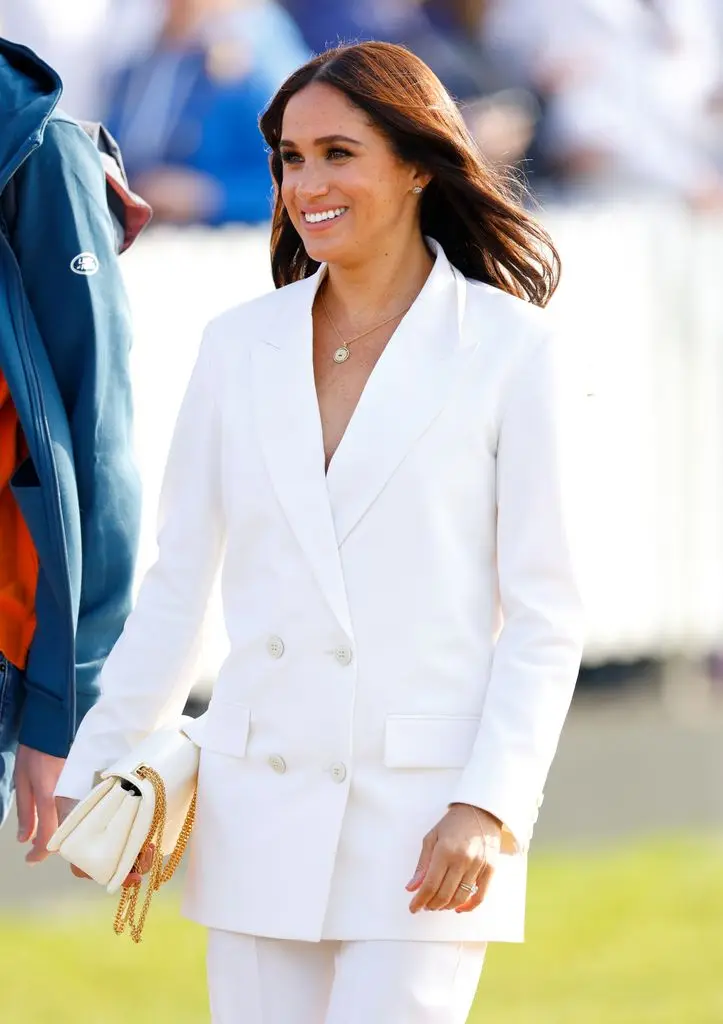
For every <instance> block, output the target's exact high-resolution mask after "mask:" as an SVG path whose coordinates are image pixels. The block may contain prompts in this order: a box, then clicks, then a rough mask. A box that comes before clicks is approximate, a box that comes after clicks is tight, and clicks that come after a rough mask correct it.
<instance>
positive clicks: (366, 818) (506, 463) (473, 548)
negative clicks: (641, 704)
mask: <svg viewBox="0 0 723 1024" xmlns="http://www.w3.org/2000/svg"><path fill="white" fill-rule="evenodd" d="M261 126H262V130H263V133H264V136H265V138H266V141H267V143H268V145H269V146H270V148H271V167H272V172H273V176H274V180H275V183H276V186H277V193H278V194H277V201H276V209H275V214H274V224H273V232H272V242H271V253H272V263H273V270H274V277H275V281H276V284H277V286H279V290H278V291H276V292H275V293H273V294H271V295H266V296H263V297H262V298H260V299H256V300H254V301H253V302H250V303H247V304H246V305H244V306H241V307H239V308H237V309H235V310H232V311H231V312H229V313H227V314H225V315H223V316H221V317H220V318H219V319H218V320H216V321H214V322H213V323H212V324H211V325H210V326H209V328H208V329H207V331H206V333H205V336H204V340H203V343H202V347H201V351H200V354H199V357H198V363H197V366H196V369H195V371H194V374H193V377H192V380H191V383H190V386H189V390H188V394H187V396H186V398H185V401H184V404H183V407H182V411H181V413H180V418H179V422H178V426H177V430H176V435H175V439H174V442H173V446H172V451H171V455H170V460H169V464H168V469H167V477H166V481H165V498H164V502H163V523H162V527H161V531H160V537H159V545H160V554H159V558H158V561H157V563H156V565H155V567H154V568H153V569H152V570H151V571H150V573H149V575H148V577H147V578H146V580H145V583H144V585H143V588H142V590H141V593H140V596H139V600H138V605H137V608H136V610H135V612H134V613H133V614H132V615H131V617H130V619H129V621H128V624H127V627H126V630H125V632H124V635H123V636H122V638H121V640H120V641H119V643H118V645H117V646H116V648H115V650H114V651H113V653H112V655H111V658H110V659H109V661H108V664H107V667H106V669H105V672H104V693H103V696H102V698H101V700H100V702H99V704H98V705H97V706H96V707H95V709H94V710H93V711H92V712H91V713H90V714H89V715H88V716H87V718H86V719H85V721H84V723H83V725H82V727H81V729H80V731H79V733H78V737H77V740H76V744H75V746H74V748H73V750H72V751H71V754H70V757H69V760H68V763H67V766H66V769H65V772H64V774H63V778H62V780H61V782H60V785H59V788H58V793H59V794H60V795H62V796H65V797H69V798H76V799H77V798H79V797H82V796H84V795H85V794H86V793H87V791H88V790H89V788H90V785H91V782H92V777H93V772H94V770H96V769H99V768H102V767H104V766H105V765H107V764H109V763H110V762H111V761H112V760H113V759H115V758H116V757H117V756H118V755H119V754H120V753H121V752H124V751H125V750H126V749H127V747H128V746H129V745H131V744H134V743H136V742H137V741H138V740H139V739H140V738H141V737H142V736H143V735H144V734H145V733H148V732H149V731H150V730H152V729H155V728H157V727H159V726H160V725H161V724H164V723H167V722H168V721H169V720H172V719H173V718H175V717H176V716H178V715H179V714H180V712H181V709H182V708H183V705H184V702H185V700H186V697H187V695H188V691H189V686H190V683H191V681H192V679H193V673H192V667H193V666H192V658H191V653H192V651H193V650H194V649H195V643H196V637H197V635H198V630H199V625H200V623H201V620H202V618H203V613H204V610H205V607H206V603H207V597H208V593H209V588H210V587H211V584H212V580H213V577H214V573H215V571H216V568H217V566H218V565H219V563H222V564H223V589H224V601H225V616H226V622H227V626H228V630H229V634H230V640H231V653H230V655H229V657H228V660H227V661H226V663H225V665H224V667H223V669H222V671H221V673H220V676H219V678H218V681H217V683H216V686H215V690H214V694H213V698H212V701H211V704H210V707H209V710H208V711H207V712H206V714H205V715H203V716H202V717H201V718H200V719H197V720H196V722H195V726H194V727H193V728H192V729H191V735H192V738H193V739H195V740H196V741H197V743H198V744H199V746H200V748H201V767H200V777H199V796H198V816H197V823H196V829H195V835H194V842H193V849H192V855H191V859H190V865H189V876H188V887H187V894H186V901H185V912H186V913H187V914H188V915H189V916H190V917H191V918H193V919H195V920H197V921H199V922H201V923H202V924H204V925H206V926H207V927H208V928H209V929H210V941H209V953H208V966H209V981H210V993H211V1003H212V1007H213V1020H214V1022H215V1024H237V1022H241V1021H243V1022H244V1024H262V1022H263V1024H362V1022H363V1024H367V1022H369V1021H374V1022H375V1024H387V1022H388V1024H432V1022H434V1024H462V1022H463V1021H465V1020H466V1018H467V1014H468V1012H469V1008H470V1005H471V1002H472V999H473V996H474V992H475V988H476V985H477V981H478V977H479V973H480V970H481V967H482V962H483V958H484V953H485V944H486V943H487V942H488V941H490V940H511V941H518V940H520V939H521V937H522V928H523V904H524V888H525V866H526V856H525V855H526V851H527V848H528V844H529V840H530V835H531V831H532V826H533V823H534V820H535V818H536V815H537V809H538V807H539V803H540V800H541V792H542V786H543V782H544V779H545V776H546V774H547V771H548V767H549V764H550V761H551V759H552V756H553V753H554V750H555V746H556V744H557V741H558V737H559V733H560V729H561V727H562V723H563V719H564V717H565V714H566V711H567V707H568V704H569V701H570V697H571V693H572V690H573V685H574V681H575V678H576V674H577V670H578V664H579V659H580V648H581V611H580V603H579V598H578V591H577V588H576V584H575V579H574V568H573V560H572V550H571V541H570V535H571V531H570V524H569V523H568V498H567V495H566V488H567V485H568V480H569V478H570V474H571V472H572V469H571V467H570V469H568V452H567V449H568V445H567V439H568V437H570V436H574V431H572V432H571V433H568V431H569V427H567V426H565V424H566V423H568V419H567V413H568V411H569V410H571V409H572V408H573V406H574V404H575V402H574V398H575V396H574V394H573V395H571V400H570V401H568V396H567V393H566V391H567V388H566V384H565V375H564V374H562V373H561V372H560V370H561V366H560V358H559V354H558V352H557V346H556V345H555V343H554V342H553V341H552V340H551V338H550V337H549V330H548V324H547V321H546V319H545V316H544V314H542V313H541V312H540V311H539V310H538V309H536V308H535V307H536V306H542V305H544V304H545V302H546V301H547V299H548V298H549V296H550V294H551V293H552V291H553V289H554V286H555V283H556V279H557V269H558V265H557V258H556V255H555V253H554V250H552V249H551V247H550V246H549V242H548V239H547V236H546V235H545V234H544V232H543V231H542V230H541V228H539V227H538V226H537V225H536V224H535V223H534V222H533V221H532V220H531V219H530V218H529V216H528V215H527V214H526V213H524V212H523V210H522V209H521V208H520V207H519V206H517V205H516V204H515V203H514V202H513V200H512V199H511V198H510V197H509V196H508V194H507V192H506V191H505V188H504V187H503V184H502V183H501V182H500V181H498V180H497V179H496V178H495V177H494V176H493V175H492V174H491V173H490V172H488V171H487V170H486V169H485V167H484V166H483V165H482V163H481V161H480V158H479V157H478V155H477V154H476V152H475V151H474V149H473V146H472V144H471V142H470V139H469V136H468V135H467V133H466V130H465V128H464V125H463V122H462V120H461V118H460V116H459V114H458V112H457V110H456V108H455V106H454V104H453V103H452V101H451V99H450V98H449V96H448V95H447V94H446V93H445V91H444V89H443V87H442V86H441V85H440V83H439V81H438V80H437V79H436V78H435V77H434V75H433V74H432V73H431V71H430V70H429V69H428V68H427V67H426V66H425V65H424V64H423V63H422V62H421V61H420V60H418V59H417V58H416V57H414V56H413V55H412V54H410V53H409V52H408V51H406V50H404V49H402V48H399V47H396V46H392V45H388V44H382V43H365V44H361V45H357V46H351V47H348V48H341V49H338V50H333V51H330V52H329V53H325V54H322V55H321V56H319V57H316V58H315V59H314V60H312V61H311V62H310V63H309V64H307V65H306V66H305V67H303V68H302V69H301V70H299V71H297V72H296V73H295V74H293V75H292V76H291V78H290V79H289V80H288V81H287V82H286V84H285V85H284V86H283V87H282V89H281V90H280V92H279V93H278V95H277V96H276V97H275V98H274V100H273V101H272V103H271V106H270V107H269V109H268V111H267V112H266V114H265V115H264V116H263V118H262V122H261ZM545 246H547V250H545ZM522 298H528V299H529V300H531V301H530V302H524V301H521V299H522ZM498 595H499V596H498ZM502 616H503V617H504V625H502V626H501V617H502ZM500 627H501V632H500ZM68 806H69V804H68ZM421 911H436V912H433V913H427V912H425V913H422V912H421Z"/></svg>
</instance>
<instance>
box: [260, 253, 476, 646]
mask: <svg viewBox="0 0 723 1024" xmlns="http://www.w3.org/2000/svg"><path fill="white" fill-rule="evenodd" d="M428 244H429V245H430V248H431V249H432V250H433V251H434V252H435V256H436V259H435V264H434V267H433V268H432V271H431V272H430V275H429V277H428V278H427V281H426V282H425V285H424V287H423V288H422V290H421V292H420V293H419V295H418V296H417V299H416V300H415V302H414V304H413V305H412V307H411V308H410V310H409V312H408V313H407V314H406V316H405V317H404V319H403V320H402V322H401V324H400V325H399V327H398V328H397V330H396V331H395V333H394V335H393V336H392V338H391V339H390V341H389V343H388V344H387V346H386V348H385V350H384V352H383V353H382V355H381V357H380V359H379V360H378V362H377V364H376V366H375V367H374V369H373V371H372V373H371V375H370V377H369V380H368V382H367V385H366V387H365V389H364V391H363V393H362V396H361V398H360V400H359V403H358V405H357V408H356V410H355V412H354V414H353V415H352V418H351V420H350V422H349V425H348V427H347V430H346V433H345V434H344V437H343V439H342V441H341V443H340V444H339V447H338V448H337V450H336V452H335V454H334V457H333V459H332V460H331V464H330V466H329V471H328V474H325V468H324V462H325V460H324V446H323V438H322V430H321V417H320V414H319V404H318V399H317V394H316V386H315V381H314V371H313V334H312V318H311V311H312V306H313V303H314V298H315V296H316V292H317V290H318V288H319V285H320V284H321V282H322V280H323V278H324V274H325V272H326V267H325V266H324V265H322V266H321V267H320V268H319V270H318V271H317V272H316V273H315V274H314V275H313V276H312V277H309V278H307V279H306V280H304V281H302V282H298V283H297V284H294V285H291V286H289V287H288V288H285V289H282V290H281V291H280V292H279V293H278V299H279V305H278V316H275V317H273V319H272V322H270V324H269V329H268V330H267V331H266V332H265V337H264V338H263V343H262V344H258V345H256V346H254V348H253V350H252V366H253V384H252V387H253V396H254V415H255V419H256V423H257V427H258V432H259V438H260V441H261V446H262V449H263V452H264V457H265V460H266V463H267V467H268V470H269V474H270V477H271V480H272V483H273V486H274V489H275V491H276V495H277V498H278V500H279V503H280V505H281V507H282V508H283V510H284V513H285V515H286V517H287V519H288V521H289V524H290V525H291V528H292V529H293V531H294V533H295V535H296V537H297V540H298V541H299V544H300V545H301V547H302V549H303V550H304V552H305V554H306V556H307V558H308V560H309V563H310V565H311V567H312V569H313V571H314V573H315V575H316V577H317V579H318V582H319V584H320V586H321V589H322V591H323V592H324V594H325V596H326V598H327V600H328V602H329V604H330V606H331V608H332V609H333V611H334V612H335V614H336V616H337V618H338V620H339V623H340V625H341V626H342V628H343V629H344V630H345V631H346V632H347V634H348V635H349V636H351V635H352V625H351V615H350V612H349V606H348V601H347V597H346V591H345V586H344V579H343V574H342V568H341V560H340V553H339V548H340V546H341V545H342V544H343V543H344V542H345V541H346V539H347V538H348V537H349V535H350V534H351V533H352V531H353V530H354V528H355V527H356V525H357V524H358V523H359V521H360V520H361V519H362V517H363V516H364V515H365V514H366V513H367V512H368V510H369V509H370V508H371V506H372V505H373V503H374V501H375V500H376V498H377V497H378V496H379V494H380V492H381V491H382V489H383V488H384V487H385V485H386V484H387V482H388V481H389V479H390V478H391V477H392V475H393V474H394V472H395V470H396V469H397V467H398V466H399V465H400V463H401V462H402V461H403V460H404V458H405V457H406V456H407V455H408V454H409V452H410V450H411V448H412V447H413V446H414V444H415V443H416V442H417V441H418V439H419V438H420V437H421V436H422V434H424V433H425V431H426V430H427V429H428V428H429V427H430V425H431V424H432V422H433V421H434V419H435V418H436V417H437V415H438V414H439V413H440V412H441V410H442V409H443V408H444V405H445V403H446V402H447V400H448V398H449V396H450V393H451V392H452V390H453V389H454V386H455V384H456V382H457V381H458V380H459V377H460V374H461V370H462V366H463V364H464V363H465V361H466V360H465V356H466V355H467V354H468V353H469V352H470V351H471V350H472V349H473V348H474V347H475V346H474V343H473V341H472V339H469V338H466V336H465V332H464V331H463V323H464V314H465V303H466V288H467V282H466V281H465V278H464V277H463V276H462V275H461V274H460V273H459V272H458V271H456V270H455V269H454V268H453V267H452V266H451V265H450V263H449V261H448V260H447V257H446V256H445V254H444V252H443V250H442V248H441V246H439V245H438V244H437V242H435V241H434V240H432V239H428Z"/></svg>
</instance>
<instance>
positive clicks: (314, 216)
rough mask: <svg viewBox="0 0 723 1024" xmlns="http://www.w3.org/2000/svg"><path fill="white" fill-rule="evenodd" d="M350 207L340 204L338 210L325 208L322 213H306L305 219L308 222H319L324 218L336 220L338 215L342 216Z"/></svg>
mask: <svg viewBox="0 0 723 1024" xmlns="http://www.w3.org/2000/svg"><path fill="white" fill-rule="evenodd" d="M348 209H349V207H348V206H338V207H337V208H336V210H324V211H323V212H322V213H305V214H304V220H305V221H306V222H307V224H318V223H319V222H320V221H322V220H334V219H335V218H336V217H341V215H342V214H343V213H346V211H347V210H348Z"/></svg>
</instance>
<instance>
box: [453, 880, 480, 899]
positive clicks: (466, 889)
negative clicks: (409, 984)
mask: <svg viewBox="0 0 723 1024" xmlns="http://www.w3.org/2000/svg"><path fill="white" fill-rule="evenodd" d="M457 888H458V889H461V890H462V892H468V893H469V894H470V896H474V894H475V893H476V892H477V886H476V885H467V883H466V882H460V883H459V885H458V886H457Z"/></svg>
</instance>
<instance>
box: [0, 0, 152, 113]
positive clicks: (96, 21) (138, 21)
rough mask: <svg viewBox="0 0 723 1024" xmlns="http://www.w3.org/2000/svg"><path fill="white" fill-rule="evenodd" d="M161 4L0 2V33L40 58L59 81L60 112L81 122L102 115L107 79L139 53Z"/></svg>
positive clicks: (128, 0) (139, 0) (127, 0)
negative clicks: (60, 92)
mask: <svg viewBox="0 0 723 1024" xmlns="http://www.w3.org/2000/svg"><path fill="white" fill-rule="evenodd" d="M164 3H165V0H91V2H86V3H78V2H77V0H0V33H2V35H4V36H5V37H6V38H8V39H13V40H14V41H15V42H17V43H21V44H22V45H24V46H29V47H30V49H31V50H34V51H35V53H42V54H43V57H44V58H45V60H46V61H47V63H48V64H49V65H50V66H51V67H52V68H53V69H54V70H55V71H56V72H57V73H58V74H59V75H60V78H61V80H62V82H63V101H62V102H63V109H64V110H65V112H66V113H68V114H70V115H71V117H75V118H78V119H80V120H91V121H92V120H96V119H98V118H100V117H102V115H103V114H104V112H105V109H106V102H107V83H108V78H109V76H110V75H112V74H113V73H114V72H115V71H116V70H117V69H118V68H119V67H120V66H122V65H123V64H126V63H127V62H128V61H129V60H130V58H131V55H132V54H137V53H139V52H142V51H143V50H144V49H145V48H146V47H147V45H148V42H149V40H150V39H152V38H153V35H154V34H155V33H156V32H157V30H158V25H159V22H160V20H161V19H162V17H163V5H164Z"/></svg>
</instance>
